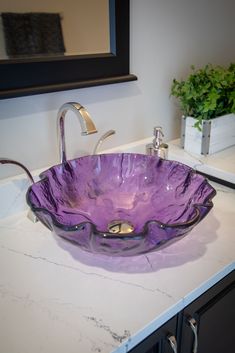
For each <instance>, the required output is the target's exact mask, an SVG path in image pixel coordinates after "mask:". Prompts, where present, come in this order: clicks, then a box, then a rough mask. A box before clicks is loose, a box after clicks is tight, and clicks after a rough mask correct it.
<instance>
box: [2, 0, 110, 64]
mask: <svg viewBox="0 0 235 353" xmlns="http://www.w3.org/2000/svg"><path fill="white" fill-rule="evenodd" d="M0 14H1V16H0V60H6V59H15V58H17V59H18V58H22V59H25V58H30V57H35V56H36V57H44V56H48V55H50V56H56V55H59V56H61V55H66V56H67V55H84V54H96V53H109V52H110V31H109V26H110V25H109V0H95V1H94V0H63V1H57V0H47V1H41V2H39V1H38V0H21V1H20V2H19V1H18V0H1V4H0Z"/></svg>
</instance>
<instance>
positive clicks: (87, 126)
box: [57, 102, 97, 163]
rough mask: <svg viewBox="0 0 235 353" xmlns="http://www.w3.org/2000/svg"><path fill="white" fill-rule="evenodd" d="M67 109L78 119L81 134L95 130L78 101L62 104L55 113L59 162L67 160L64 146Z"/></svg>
mask: <svg viewBox="0 0 235 353" xmlns="http://www.w3.org/2000/svg"><path fill="white" fill-rule="evenodd" d="M68 110H71V111H73V112H74V113H75V114H76V115H77V117H78V119H79V123H80V126H81V130H82V135H90V134H94V133H96V132H97V130H96V127H95V125H94V123H93V121H92V119H91V117H90V114H89V113H88V111H87V110H86V109H85V108H84V107H83V106H82V105H81V104H79V103H76V102H68V103H65V104H63V105H62V106H61V107H60V109H59V111H58V114H57V134H58V140H59V152H60V162H61V163H64V162H66V161H67V158H66V147H65V129H64V119H65V115H66V113H67V111H68Z"/></svg>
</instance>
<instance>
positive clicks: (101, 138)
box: [93, 130, 116, 154]
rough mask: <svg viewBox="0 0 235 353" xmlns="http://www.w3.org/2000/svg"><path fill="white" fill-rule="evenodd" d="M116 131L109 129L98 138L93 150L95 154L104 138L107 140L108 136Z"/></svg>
mask: <svg viewBox="0 0 235 353" xmlns="http://www.w3.org/2000/svg"><path fill="white" fill-rule="evenodd" d="M115 133H116V131H115V130H108V131H107V132H105V133H104V134H103V135H102V136H101V137H100V138H99V140H98V142H97V144H96V145H95V148H94V150H93V154H97V153H98V152H99V149H100V147H101V145H102V144H103V142H104V140H106V139H107V138H108V137H110V136H112V135H114V134H115Z"/></svg>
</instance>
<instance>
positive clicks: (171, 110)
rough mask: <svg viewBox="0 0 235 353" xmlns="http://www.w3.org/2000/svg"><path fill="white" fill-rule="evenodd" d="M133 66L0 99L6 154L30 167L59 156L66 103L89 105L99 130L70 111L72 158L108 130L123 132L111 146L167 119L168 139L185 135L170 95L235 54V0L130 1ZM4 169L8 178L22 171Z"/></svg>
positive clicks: (0, 138) (1, 145)
mask: <svg viewBox="0 0 235 353" xmlns="http://www.w3.org/2000/svg"><path fill="white" fill-rule="evenodd" d="M130 2H131V47H130V49H131V72H132V73H135V74H136V75H137V76H138V78H139V79H138V81H136V82H130V83H123V84H114V85H108V86H100V87H94V88H86V89H79V90H72V91H65V92H59V93H50V94H44V95H36V96H31V97H24V98H15V99H7V100H2V101H0V155H1V156H6V157H9V158H12V159H16V160H18V161H20V162H22V163H24V164H25V165H26V166H27V167H28V168H29V169H30V170H33V169H36V168H41V167H44V166H47V165H52V164H55V163H57V162H58V153H57V147H56V115H57V111H58V108H59V107H60V105H62V104H63V103H64V102H66V101H78V102H80V103H81V104H83V105H84V106H85V107H86V108H87V109H88V111H89V112H90V114H91V116H92V117H93V120H94V122H95V124H96V125H97V128H98V129H99V134H96V135H92V136H87V137H82V136H80V130H79V126H78V123H77V121H76V118H75V116H73V115H72V114H71V115H70V117H69V116H68V118H69V119H68V121H67V124H66V128H67V145H68V155H69V157H70V158H72V157H76V156H78V155H79V154H80V153H81V151H83V153H84V151H85V152H90V151H91V149H92V148H91V146H92V147H93V146H94V144H95V142H96V141H97V138H98V137H99V136H100V135H101V134H102V133H103V132H104V131H106V130H108V129H111V128H112V129H116V132H117V133H116V135H115V136H114V137H113V138H111V139H110V140H109V141H107V142H106V145H105V146H106V147H107V148H109V147H113V146H116V145H119V144H122V143H127V142H131V141H134V140H137V139H141V138H145V137H147V136H150V135H151V134H152V130H153V126H154V125H161V126H163V129H164V131H165V135H166V139H167V140H168V139H171V138H175V137H177V136H178V135H179V119H177V118H176V117H177V116H178V117H179V115H180V113H179V112H178V111H177V107H176V105H175V103H174V102H173V99H171V98H170V97H169V93H170V85H171V82H172V79H173V77H177V78H178V79H179V78H181V77H183V76H184V75H186V74H187V73H188V72H189V68H190V65H191V64H195V65H196V66H201V65H204V64H206V63H208V62H211V63H213V64H228V63H230V62H232V61H234V59H235V43H234V41H235V39H234V38H235V37H234V13H235V2H234V0H213V1H212V0H197V1H193V0H145V1H142V0H131V1H130ZM17 172H18V170H17V169H15V168H10V167H5V166H4V167H1V168H0V173H1V176H2V177H4V176H6V175H7V174H8V173H17Z"/></svg>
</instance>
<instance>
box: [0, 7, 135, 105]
mask: <svg viewBox="0 0 235 353" xmlns="http://www.w3.org/2000/svg"><path fill="white" fill-rule="evenodd" d="M109 16H110V19H109V23H110V52H109V53H99V54H89V55H71V56H55V57H53V56H50V57H46V58H45V57H38V58H27V59H10V60H0V99H4V98H13V97H20V96H27V95H33V94H40V93H48V92H55V91H62V90H69V89H76V88H82V87H91V86H98V85H104V84H110V83H118V82H126V81H134V80H137V77H136V76H135V75H133V74H130V72H129V0H109ZM78 20H79V19H78Z"/></svg>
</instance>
